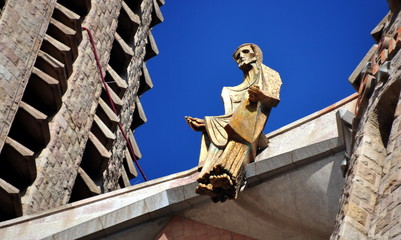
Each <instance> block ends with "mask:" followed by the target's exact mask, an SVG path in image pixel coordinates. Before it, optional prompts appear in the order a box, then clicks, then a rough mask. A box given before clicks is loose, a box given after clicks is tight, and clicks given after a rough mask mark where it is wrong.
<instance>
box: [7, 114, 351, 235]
mask: <svg viewBox="0 0 401 240" xmlns="http://www.w3.org/2000/svg"><path fill="white" fill-rule="evenodd" d="M326 115H329V116H332V117H333V118H335V115H333V114H331V113H326ZM312 116H313V115H312ZM315 117H316V116H315ZM320 117H322V118H323V117H325V116H320ZM316 120H317V119H316V118H315V119H312V120H310V121H316ZM334 121H335V120H334ZM309 126H310V127H314V125H313V124H311V125H309ZM334 130H335V128H333V131H332V132H331V138H329V139H326V140H323V141H320V142H319V141H318V142H316V143H313V142H314V140H315V139H310V142H312V143H313V144H309V145H307V146H303V147H297V146H300V145H301V144H297V143H294V148H292V149H289V151H288V152H285V153H282V154H280V155H277V156H270V157H268V158H265V159H259V160H258V161H256V162H254V163H251V164H248V165H247V166H246V174H247V181H248V184H247V188H245V190H244V194H241V195H240V197H239V198H238V199H237V200H234V201H229V202H227V203H224V204H223V203H218V204H213V203H211V202H210V201H209V200H208V198H206V197H205V196H199V195H197V194H196V193H195V192H194V188H195V187H196V185H197V183H196V177H197V172H196V168H195V169H192V170H189V171H187V172H183V173H179V174H175V175H171V176H168V177H164V178H161V179H157V180H153V181H150V182H147V183H143V184H139V185H137V186H132V187H129V188H125V189H120V190H117V191H114V192H111V193H107V194H103V195H100V196H96V197H93V198H89V199H85V200H82V201H78V202H76V203H73V204H68V205H66V206H63V207H60V208H58V209H55V210H51V211H47V212H43V213H42V214H38V215H33V216H27V217H21V218H18V219H14V220H11V221H7V222H3V223H1V224H0V235H1V236H4V238H3V239H32V238H33V239H35V238H46V239H68V238H70V239H71V237H74V238H75V237H76V238H80V237H85V238H86V239H132V236H130V234H131V233H134V232H135V236H136V237H137V239H153V237H154V236H156V235H157V233H158V232H157V231H159V230H160V229H161V228H162V227H163V226H164V225H165V224H166V223H167V221H168V219H169V217H171V216H173V215H183V216H186V217H188V218H191V219H193V220H195V221H199V222H204V223H207V224H209V225H213V226H215V227H218V228H223V229H225V230H228V231H231V232H235V233H238V234H242V235H246V236H248V237H252V238H255V239H271V240H283V239H284V240H293V239H297V240H303V239H305V240H314V239H322V240H323V239H327V238H328V236H330V234H331V231H332V224H333V222H334V219H335V214H336V212H337V206H338V199H339V197H340V192H341V189H342V184H343V178H342V175H341V171H340V167H339V164H340V162H341V160H342V158H343V154H344V149H343V148H344V146H343V145H341V141H338V140H337V137H336V136H337V133H336V132H335V131H334ZM285 133H286V134H287V136H288V137H291V136H292V139H296V138H294V136H297V135H298V131H296V127H295V128H292V129H291V130H288V131H286V132H285ZM292 134H293V135H292ZM325 136H328V135H325ZM276 137H279V135H276ZM315 137H316V138H318V139H319V136H316V135H315ZM273 139H274V138H273ZM294 158H296V159H297V161H296V162H294V161H293V159H294ZM49 224H51V226H52V227H51V228H49V227H48V226H49ZM20 229H24V231H19V230H20ZM152 229H154V231H152ZM152 233H153V235H152Z"/></svg>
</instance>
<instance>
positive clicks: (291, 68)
mask: <svg viewBox="0 0 401 240" xmlns="http://www.w3.org/2000/svg"><path fill="white" fill-rule="evenodd" d="M329 3H330V4H329ZM161 10H162V13H163V16H164V19H165V21H164V22H163V23H161V24H159V25H157V26H156V27H155V28H154V29H153V31H152V32H153V35H154V37H155V40H156V43H157V45H158V48H159V51H160V54H159V55H158V56H156V57H154V58H152V59H150V60H149V61H148V62H147V67H148V69H149V73H150V76H151V78H152V81H153V84H154V88H153V89H151V90H149V91H148V92H146V93H144V94H143V95H142V97H141V102H142V105H143V108H144V111H145V113H146V116H147V119H148V122H147V123H146V124H144V125H142V126H140V127H139V128H137V130H136V131H135V133H134V135H135V137H136V140H137V142H138V145H139V148H140V149H141V152H142V155H143V157H142V159H141V160H139V162H140V164H141V167H142V168H143V170H144V171H145V173H146V175H147V177H148V178H149V179H155V178H158V177H162V176H166V175H170V174H172V173H176V172H180V171H184V170H188V169H190V168H193V167H195V166H196V165H197V162H198V154H199V144H200V133H198V132H194V131H192V130H191V129H190V128H189V127H188V126H187V124H186V122H185V120H184V116H193V117H199V118H203V117H204V116H216V115H221V114H223V113H224V110H223V109H224V108H223V104H222V101H221V97H220V93H221V89H222V87H223V86H235V85H237V84H240V83H241V81H242V72H241V71H240V70H239V69H238V67H237V66H236V64H235V62H234V60H233V59H232V57H231V55H232V53H233V51H234V50H235V49H236V47H237V46H239V45H240V44H242V43H247V42H252V43H256V44H257V45H259V46H260V47H261V49H262V51H263V53H264V64H265V65H267V66H269V67H271V68H273V69H275V70H277V71H278V72H279V73H280V75H281V78H282V81H283V86H282V90H281V102H280V104H279V105H278V107H277V108H275V109H273V111H272V113H271V115H270V118H269V120H268V122H267V124H266V128H265V130H264V132H265V133H268V132H271V131H273V130H275V129H278V128H280V127H282V126H285V125H287V124H289V123H291V122H293V121H296V120H297V119H300V118H302V117H305V116H307V115H309V114H311V113H314V112H316V111H318V110H320V109H322V108H324V107H326V106H329V105H331V104H333V103H335V102H337V101H339V100H341V99H343V98H345V97H347V96H349V95H351V94H352V93H354V92H355V90H354V89H353V88H352V87H351V85H350V84H349V83H348V80H347V79H348V77H349V75H350V74H351V73H352V71H353V70H354V68H355V67H356V66H357V65H358V64H359V62H360V60H361V59H362V58H363V57H364V56H365V54H366V52H367V51H368V50H369V48H370V47H371V46H372V44H373V43H374V42H373V40H372V38H371V36H370V32H371V30H372V29H373V28H374V27H375V26H376V25H377V24H378V23H379V22H380V20H381V19H382V18H383V17H384V16H385V15H386V13H387V12H388V7H387V2H386V1H384V0H380V1H378V0H364V1H361V0H337V1H322V0H304V1H299V0H286V1H267V0H248V1H244V0H242V1H240V0H219V1H211V0H206V1H196V2H195V1H188V0H167V1H166V4H165V5H164V6H163V7H162V8H161ZM316 130H317V131H318V129H316ZM142 181H143V180H142V177H140V176H139V177H138V178H137V179H134V180H133V181H132V183H133V184H135V183H138V182H142Z"/></svg>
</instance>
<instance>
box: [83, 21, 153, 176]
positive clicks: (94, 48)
mask: <svg viewBox="0 0 401 240" xmlns="http://www.w3.org/2000/svg"><path fill="white" fill-rule="evenodd" d="M82 30H85V31H86V32H87V33H88V35H89V40H90V42H91V45H92V50H93V54H94V55H95V59H96V64H97V68H98V69H99V73H100V78H101V79H102V82H103V86H104V89H105V90H106V93H107V96H108V97H109V101H110V105H111V108H112V109H113V112H114V113H115V114H116V115H118V114H117V110H116V107H115V106H114V102H113V100H112V98H111V95H110V92H109V86H108V85H107V83H106V81H105V80H104V76H103V70H102V66H101V65H100V61H99V57H98V55H97V51H96V46H95V41H94V40H93V37H92V33H91V31H90V30H89V29H87V28H86V27H82ZM118 127H119V128H120V131H121V133H122V134H123V137H124V139H125V141H126V142H127V145H128V150H129V152H130V154H131V157H132V159H133V160H134V162H135V164H136V166H137V168H138V169H139V171H140V172H141V174H142V177H143V179H144V180H145V181H148V179H147V178H146V176H145V173H144V172H143V170H142V168H141V166H140V165H139V163H138V160H137V159H136V157H135V153H134V149H133V148H132V144H131V142H130V140H129V139H128V137H127V135H126V134H125V132H124V130H123V126H122V124H121V123H120V122H118Z"/></svg>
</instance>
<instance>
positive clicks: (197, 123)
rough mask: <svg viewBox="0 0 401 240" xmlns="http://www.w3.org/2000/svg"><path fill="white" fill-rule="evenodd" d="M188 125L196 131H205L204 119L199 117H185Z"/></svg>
mask: <svg viewBox="0 0 401 240" xmlns="http://www.w3.org/2000/svg"><path fill="white" fill-rule="evenodd" d="M185 120H186V121H187V123H188V125H189V126H190V127H191V128H192V129H193V130H195V131H197V132H204V131H206V125H205V120H203V119H200V118H193V117H185Z"/></svg>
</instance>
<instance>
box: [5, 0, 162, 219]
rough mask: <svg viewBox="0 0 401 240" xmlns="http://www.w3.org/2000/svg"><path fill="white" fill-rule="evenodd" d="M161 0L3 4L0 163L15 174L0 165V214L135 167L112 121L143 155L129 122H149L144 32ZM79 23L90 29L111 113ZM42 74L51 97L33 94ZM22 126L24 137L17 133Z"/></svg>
mask: <svg viewBox="0 0 401 240" xmlns="http://www.w3.org/2000/svg"><path fill="white" fill-rule="evenodd" d="M162 4H164V1H156V0H143V1H121V0H107V1H89V0H85V1H78V0H77V1H64V0H59V1H56V0H53V1H44V0H42V1H20V0H8V1H7V2H6V4H5V7H4V11H3V12H2V14H1V15H0V17H1V22H0V32H1V33H2V34H1V35H0V96H1V99H0V100H1V101H0V165H1V166H2V167H3V169H7V170H10V172H13V173H15V174H14V175H15V176H17V178H16V177H13V176H10V174H9V173H7V172H6V171H0V195H1V196H0V197H1V198H2V199H6V200H4V201H3V202H1V203H2V206H0V220H1V219H9V218H12V217H15V216H20V215H25V214H31V213H34V212H37V211H40V210H44V209H49V208H53V207H57V206H60V205H62V204H66V203H68V202H71V201H76V200H80V199H83V198H86V197H90V196H94V195H98V194H100V193H102V192H108V191H112V190H115V189H118V188H121V187H126V186H129V185H130V183H129V179H132V178H133V177H136V175H137V173H136V169H135V167H134V165H133V162H132V160H133V158H134V157H133V156H130V154H129V153H127V147H126V146H127V144H126V142H125V140H124V138H123V137H122V134H121V132H120V130H118V127H117V125H118V122H120V123H121V125H122V127H123V129H124V130H125V132H126V134H127V135H128V136H129V137H130V139H131V142H132V145H133V148H134V151H135V158H140V157H141V155H140V152H139V149H138V148H137V146H136V143H135V139H134V137H133V135H132V130H133V129H135V128H136V127H138V126H139V125H141V124H142V123H144V122H145V121H146V117H145V115H144V112H143V109H142V107H141V104H140V101H139V98H138V96H140V95H141V94H142V93H143V92H145V91H146V90H148V89H149V88H151V87H152V83H151V80H150V77H149V74H148V72H147V70H146V65H145V63H144V61H147V60H148V59H150V58H151V57H153V56H155V55H157V53H158V50H157V47H156V46H155V43H154V40H153V37H152V35H151V32H150V31H151V28H152V27H153V26H154V25H156V24H157V23H160V22H161V21H162V20H163V18H162V15H161V12H160V9H159V5H162ZM81 26H82V27H85V28H87V29H89V30H90V31H91V33H92V35H93V38H94V42H95V45H96V50H97V53H98V56H99V59H100V64H101V66H102V69H103V75H104V76H105V78H106V81H107V82H108V87H109V91H110V95H111V98H112V102H114V104H115V106H116V113H115V112H113V107H112V106H111V103H110V102H109V98H108V96H107V93H106V91H105V88H104V87H103V85H102V82H101V77H100V74H99V70H98V68H97V65H96V61H95V56H94V53H93V49H92V46H91V43H90V40H89V37H88V34H87V33H86V32H85V31H82V30H81ZM44 82H45V83H46V84H45V85H46V89H47V90H48V91H49V92H43V95H46V96H48V95H51V96H52V97H50V98H46V97H43V99H42V97H40V96H41V95H40V94H39V95H35V94H37V92H38V91H37V90H36V88H39V89H41V86H42V85H40V84H43V83H44ZM47 90H46V91H47ZM35 91H36V92H35ZM43 91H45V90H43ZM39 92H40V91H39ZM37 96H39V98H40V100H35V99H36V97H37ZM33 99H34V100H33ZM51 104H53V105H51ZM49 106H50V107H51V109H49ZM21 122H23V124H21ZM21 126H22V127H21ZM10 129H11V130H10ZM24 131H27V132H29V134H28V135H29V136H31V138H29V139H28V138H27V139H28V140H27V139H25V140H24V138H23V137H22V136H23V134H24ZM35 139H38V140H40V141H38V142H39V143H36V141H33V140H35ZM3 146H5V147H4V149H3V151H2V147H3ZM14 158H17V159H18V163H17V164H13V163H12V161H11V160H10V159H14ZM4 166H5V167H4ZM21 169H23V170H21ZM26 175H27V176H28V177H27V176H26ZM20 179H22V180H20ZM3 208H4V209H7V208H8V209H16V210H14V212H12V211H11V212H10V211H9V210H4V211H3V210H2V209H3ZM3 213H4V214H3Z"/></svg>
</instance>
